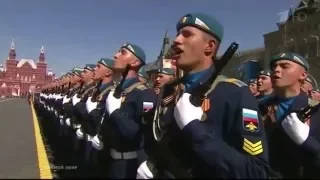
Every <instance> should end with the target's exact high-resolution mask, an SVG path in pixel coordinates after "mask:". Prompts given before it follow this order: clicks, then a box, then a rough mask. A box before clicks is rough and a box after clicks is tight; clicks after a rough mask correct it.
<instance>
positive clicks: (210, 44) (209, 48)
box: [204, 39, 216, 53]
mask: <svg viewBox="0 0 320 180" xmlns="http://www.w3.org/2000/svg"><path fill="white" fill-rule="evenodd" d="M215 47H216V41H215V40H214V39H208V40H207V42H206V44H205V47H204V52H205V53H212V52H214V49H215Z"/></svg>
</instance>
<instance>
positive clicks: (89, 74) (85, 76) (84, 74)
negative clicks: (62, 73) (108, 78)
mask: <svg viewBox="0 0 320 180" xmlns="http://www.w3.org/2000/svg"><path fill="white" fill-rule="evenodd" d="M92 78H93V72H92V71H90V70H87V69H85V70H84V71H83V72H82V80H83V81H84V82H87V81H89V80H90V79H92Z"/></svg>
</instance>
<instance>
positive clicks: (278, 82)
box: [271, 60, 307, 88]
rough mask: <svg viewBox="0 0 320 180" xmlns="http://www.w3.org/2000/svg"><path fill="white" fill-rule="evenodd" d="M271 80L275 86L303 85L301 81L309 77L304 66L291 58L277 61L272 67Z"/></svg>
mask: <svg viewBox="0 0 320 180" xmlns="http://www.w3.org/2000/svg"><path fill="white" fill-rule="evenodd" d="M271 70H272V72H271V81H272V85H273V87H274V88H288V87H292V86H298V85H299V88H300V87H301V83H302V82H303V81H304V80H305V79H306V78H307V73H306V72H305V70H304V68H303V67H302V66H300V65H299V64H297V63H294V62H292V61H289V60H280V61H277V62H276V63H275V64H274V65H273V67H271Z"/></svg>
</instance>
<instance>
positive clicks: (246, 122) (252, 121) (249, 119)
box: [242, 108, 260, 132]
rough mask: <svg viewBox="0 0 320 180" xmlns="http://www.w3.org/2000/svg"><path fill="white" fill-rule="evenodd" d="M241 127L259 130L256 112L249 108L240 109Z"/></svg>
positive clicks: (248, 129) (254, 130)
mask: <svg viewBox="0 0 320 180" xmlns="http://www.w3.org/2000/svg"><path fill="white" fill-rule="evenodd" d="M242 122H243V129H244V130H246V131H250V132H258V131H259V130H260V125H259V119H258V112H257V111H255V110H251V109H246V108H243V109H242Z"/></svg>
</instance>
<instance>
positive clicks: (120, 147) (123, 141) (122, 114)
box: [103, 78, 156, 152]
mask: <svg viewBox="0 0 320 180" xmlns="http://www.w3.org/2000/svg"><path fill="white" fill-rule="evenodd" d="M138 81H139V80H138V78H134V79H131V80H129V81H127V83H125V87H123V89H126V88H128V87H129V86H131V85H133V84H134V83H137V82H138ZM155 100H156V94H155V93H154V91H153V90H152V89H148V88H146V89H143V90H141V89H138V88H135V89H133V90H132V91H131V92H129V93H128V94H127V95H126V96H125V100H124V102H122V104H121V107H120V109H117V110H115V111H114V112H113V113H112V114H110V115H108V114H106V115H105V119H104V122H103V124H104V123H106V125H103V126H106V129H105V130H104V132H103V133H104V135H103V136H104V137H103V140H104V141H105V143H108V145H109V147H110V148H112V149H115V150H117V151H119V152H129V151H137V150H140V149H142V145H143V131H142V129H143V128H142V126H143V123H142V119H143V115H144V112H145V110H144V105H143V104H144V102H150V103H152V104H155Z"/></svg>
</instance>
